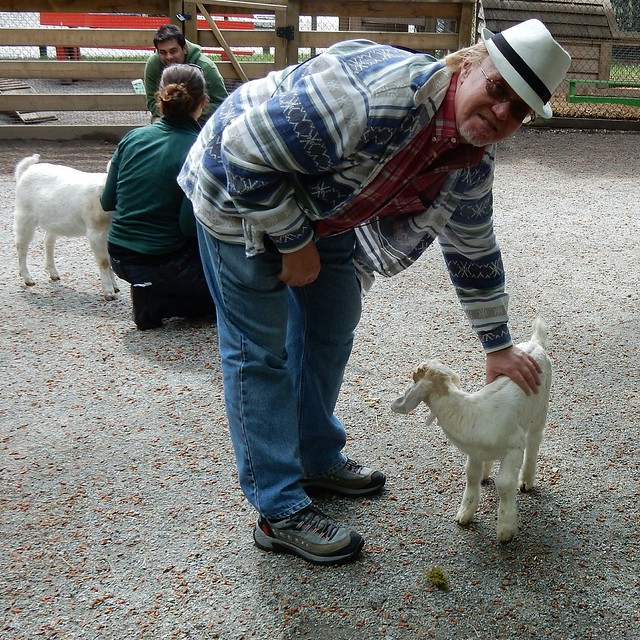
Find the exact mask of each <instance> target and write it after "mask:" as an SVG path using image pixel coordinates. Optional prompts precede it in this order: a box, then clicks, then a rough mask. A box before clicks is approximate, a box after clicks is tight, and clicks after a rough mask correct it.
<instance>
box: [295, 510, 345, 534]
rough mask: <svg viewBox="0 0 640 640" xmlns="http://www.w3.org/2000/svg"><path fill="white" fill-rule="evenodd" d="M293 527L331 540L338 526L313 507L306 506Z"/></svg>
mask: <svg viewBox="0 0 640 640" xmlns="http://www.w3.org/2000/svg"><path fill="white" fill-rule="evenodd" d="M295 528H296V529H298V530H299V531H313V532H314V533H317V534H318V535H319V536H322V537H323V538H326V539H327V540H331V538H333V536H334V535H335V534H336V532H337V531H338V526H337V525H335V524H334V523H333V522H331V520H329V519H328V518H327V516H325V515H324V513H322V511H320V510H319V509H316V508H315V507H308V509H307V511H305V513H303V514H301V516H300V520H299V521H298V522H296V526H295Z"/></svg>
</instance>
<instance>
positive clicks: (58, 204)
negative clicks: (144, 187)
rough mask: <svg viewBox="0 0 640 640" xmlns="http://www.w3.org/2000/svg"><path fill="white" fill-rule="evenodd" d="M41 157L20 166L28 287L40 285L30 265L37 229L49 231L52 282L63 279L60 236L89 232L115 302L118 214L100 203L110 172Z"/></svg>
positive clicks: (19, 207)
mask: <svg viewBox="0 0 640 640" xmlns="http://www.w3.org/2000/svg"><path fill="white" fill-rule="evenodd" d="M39 161H40V156H39V155H38V154H37V153H35V154H33V155H32V156H29V157H27V158H24V159H23V160H21V161H20V162H19V163H18V164H17V165H16V170H15V178H16V209H15V222H14V231H15V242H16V249H17V251H18V268H19V270H20V276H21V277H22V278H23V279H24V282H25V284H26V285H28V286H31V285H33V284H35V283H34V281H33V278H32V277H31V275H30V273H29V270H28V268H27V252H28V250H29V245H30V244H31V240H32V239H33V235H34V233H35V230H36V227H38V226H39V227H42V229H44V231H45V237H44V247H45V261H46V269H47V271H48V272H49V276H50V277H51V279H52V280H59V279H60V275H59V274H58V270H57V269H56V265H55V261H54V248H55V242H56V239H57V238H58V236H68V237H78V236H86V237H87V239H88V240H89V245H90V247H91V250H92V251H93V255H94V256H95V259H96V262H97V263H98V268H99V269H100V280H101V282H102V290H103V293H104V297H105V299H106V300H114V299H115V294H116V292H117V291H118V288H117V285H116V280H115V277H114V275H113V272H112V271H111V267H110V265H109V254H108V251H107V235H108V233H109V225H110V224H111V218H112V217H113V212H105V211H104V210H103V209H102V207H101V206H100V194H101V193H102V189H103V188H104V184H105V181H106V179H107V174H106V173H86V172H84V171H78V170H77V169H72V168H71V167H65V166H62V165H56V164H48V163H44V162H43V163H40V162H39Z"/></svg>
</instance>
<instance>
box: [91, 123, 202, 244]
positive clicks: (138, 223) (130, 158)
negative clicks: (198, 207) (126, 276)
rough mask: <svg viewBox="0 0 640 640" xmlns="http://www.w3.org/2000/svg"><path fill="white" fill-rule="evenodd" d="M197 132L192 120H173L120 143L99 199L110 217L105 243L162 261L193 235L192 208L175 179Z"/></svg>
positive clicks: (133, 133)
mask: <svg viewBox="0 0 640 640" xmlns="http://www.w3.org/2000/svg"><path fill="white" fill-rule="evenodd" d="M199 131H200V126H199V125H198V123H197V122H196V121H195V120H193V118H190V117H188V116H172V117H164V118H162V119H161V120H158V121H157V122H155V123H154V124H150V125H147V126H146V127H140V128H138V129H132V130H131V131H129V132H128V133H127V134H126V135H125V136H124V137H123V138H122V140H121V141H120V143H119V144H118V147H117V148H116V151H115V153H114V154H113V158H112V159H111V165H110V167H109V173H108V175H107V182H106V184H105V187H104V190H103V192H102V195H101V196H100V203H101V204H102V207H103V209H104V210H105V211H114V212H115V213H114V216H113V220H112V222H111V228H110V230H109V242H111V243H112V244H115V245H118V246H120V247H125V248H127V249H130V250H132V251H137V252H138V253H144V254H146V255H163V254H168V253H172V252H174V251H178V250H180V249H181V248H182V247H184V245H185V244H186V243H187V239H188V237H189V236H193V235H195V218H194V216H193V208H192V206H191V202H190V201H189V199H188V198H187V197H186V196H185V194H184V192H183V191H182V189H181V188H180V187H179V186H178V183H177V181H176V177H177V175H178V172H179V171H180V169H181V167H182V163H183V162H184V159H185V157H186V156H187V153H188V151H189V149H190V148H191V146H192V145H193V143H194V142H195V140H196V138H197V137H198V133H199Z"/></svg>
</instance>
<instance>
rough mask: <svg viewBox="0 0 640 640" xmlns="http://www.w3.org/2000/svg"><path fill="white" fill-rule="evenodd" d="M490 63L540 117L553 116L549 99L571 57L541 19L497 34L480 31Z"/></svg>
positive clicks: (566, 68)
mask: <svg viewBox="0 0 640 640" xmlns="http://www.w3.org/2000/svg"><path fill="white" fill-rule="evenodd" d="M482 40H483V42H484V44H485V46H486V47H487V51H488V52H489V57H490V58H491V62H493V64H494V66H495V68H496V69H497V70H498V72H499V73H500V75H501V76H502V77H503V78H504V79H505V81H506V82H507V83H508V85H509V86H510V87H511V88H512V89H513V90H514V91H515V92H516V93H517V94H518V95H519V96H520V97H521V98H522V99H523V100H524V101H525V102H526V103H527V104H528V105H529V106H530V107H531V108H532V109H533V110H534V111H535V112H536V113H537V114H538V115H540V116H542V117H543V118H550V117H551V116H552V115H553V111H552V110H551V106H550V105H549V100H550V99H551V94H552V93H553V92H554V91H555V90H556V89H557V88H558V86H559V85H560V83H561V82H562V81H563V80H564V77H565V75H566V74H567V71H568V70H569V65H570V64H571V56H570V55H569V54H568V53H567V52H566V51H565V50H564V49H563V48H562V47H561V46H560V45H559V44H558V43H557V42H556V41H555V40H554V39H553V36H552V35H551V34H550V33H549V31H548V30H547V28H546V27H545V26H544V25H543V24H542V22H540V20H536V19H532V20H525V21H524V22H521V23H519V24H517V25H515V26H513V27H509V28H508V29H505V30H504V31H501V32H500V33H497V34H493V33H492V32H491V31H489V29H483V30H482Z"/></svg>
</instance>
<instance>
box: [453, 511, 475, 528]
mask: <svg viewBox="0 0 640 640" xmlns="http://www.w3.org/2000/svg"><path fill="white" fill-rule="evenodd" d="M471 520H473V513H471V514H467V513H465V514H458V515H456V522H457V523H458V524H459V525H460V526H462V527H466V526H467V525H468V524H469V523H470V522H471Z"/></svg>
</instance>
